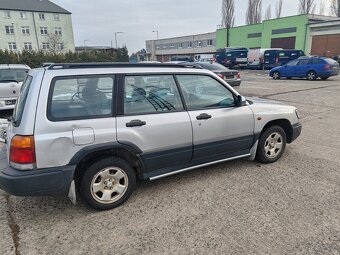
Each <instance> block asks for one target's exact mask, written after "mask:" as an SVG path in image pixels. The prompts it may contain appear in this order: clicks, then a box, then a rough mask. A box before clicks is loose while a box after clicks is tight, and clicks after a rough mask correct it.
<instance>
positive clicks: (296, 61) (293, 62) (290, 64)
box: [287, 59, 299, 66]
mask: <svg viewBox="0 0 340 255" xmlns="http://www.w3.org/2000/svg"><path fill="white" fill-rule="evenodd" d="M298 62H299V60H298V59H294V60H292V61H290V62H288V63H287V66H296V65H297V63H298Z"/></svg>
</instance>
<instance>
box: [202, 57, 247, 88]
mask: <svg viewBox="0 0 340 255" xmlns="http://www.w3.org/2000/svg"><path fill="white" fill-rule="evenodd" d="M196 64H197V65H199V66H200V67H202V68H204V69H207V70H210V71H212V72H214V73H215V74H217V75H218V76H219V77H220V78H221V79H223V80H224V81H226V82H227V83H228V84H229V85H230V86H240V85H241V75H240V72H239V71H236V70H230V69H228V68H227V67H225V66H222V65H221V64H219V63H215V62H198V63H196Z"/></svg>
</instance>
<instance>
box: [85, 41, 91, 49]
mask: <svg viewBox="0 0 340 255" xmlns="http://www.w3.org/2000/svg"><path fill="white" fill-rule="evenodd" d="M89 41H90V40H84V49H85V51H87V46H86V42H89Z"/></svg>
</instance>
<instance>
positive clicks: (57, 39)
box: [0, 0, 75, 52]
mask: <svg viewBox="0 0 340 255" xmlns="http://www.w3.org/2000/svg"><path fill="white" fill-rule="evenodd" d="M0 49H2V50H5V49H7V50H10V51H22V50H24V49H26V50H44V51H55V52H66V51H74V49H75V46H74V36H73V28H72V20H71V13H70V12H69V11H67V10H65V9H63V8H62V7H60V6H58V5H56V4H54V3H52V2H51V1H48V0H1V1H0Z"/></svg>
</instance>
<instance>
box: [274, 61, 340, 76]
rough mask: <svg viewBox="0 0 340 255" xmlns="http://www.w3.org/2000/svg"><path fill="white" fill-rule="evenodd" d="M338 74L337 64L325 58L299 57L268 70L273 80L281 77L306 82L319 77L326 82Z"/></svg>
mask: <svg viewBox="0 0 340 255" xmlns="http://www.w3.org/2000/svg"><path fill="white" fill-rule="evenodd" d="M338 74H339V64H338V63H337V62H336V61H335V60H333V59H331V58H325V57H300V58H298V59H295V60H292V61H290V62H289V63H287V64H285V65H283V66H279V67H275V68H273V69H272V70H270V72H269V75H270V76H271V77H273V79H280V78H281V77H287V78H292V77H301V78H302V77H306V78H307V79H308V80H316V79H317V78H318V77H320V78H321V79H322V80H327V79H328V78H329V77H330V76H334V75H338Z"/></svg>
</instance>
